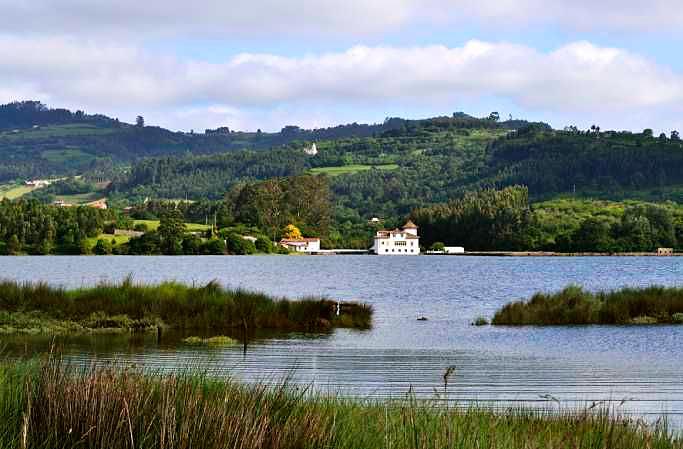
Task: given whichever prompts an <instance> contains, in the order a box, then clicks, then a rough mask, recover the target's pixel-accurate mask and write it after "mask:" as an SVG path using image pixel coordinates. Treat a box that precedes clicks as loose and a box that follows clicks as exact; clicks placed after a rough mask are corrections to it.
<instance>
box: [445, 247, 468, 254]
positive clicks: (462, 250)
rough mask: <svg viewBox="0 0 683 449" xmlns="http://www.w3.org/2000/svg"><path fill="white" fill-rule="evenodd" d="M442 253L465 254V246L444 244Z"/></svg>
mask: <svg viewBox="0 0 683 449" xmlns="http://www.w3.org/2000/svg"><path fill="white" fill-rule="evenodd" d="M443 252H444V254H465V248H463V247H462V246H444V248H443Z"/></svg>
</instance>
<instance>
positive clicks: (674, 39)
mask: <svg viewBox="0 0 683 449" xmlns="http://www.w3.org/2000/svg"><path fill="white" fill-rule="evenodd" d="M0 11H2V13H1V14H0V103H7V102H10V101H20V100H27V99H35V100H41V101H43V102H44V103H46V104H47V105H49V106H51V107H66V108H70V109H73V110H76V109H82V110H85V111H86V112H88V113H103V114H106V115H109V116H112V117H117V118H119V119H121V120H122V121H127V122H133V121H134V120H135V117H136V116H137V115H142V116H144V117H145V121H146V123H147V124H148V125H158V126H163V127H167V128H170V129H174V130H183V131H189V130H195V131H203V130H204V129H205V128H215V127H218V126H228V127H230V128H231V129H236V130H251V131H255V130H256V129H261V130H263V131H277V130H279V129H280V128H282V127H283V126H285V125H298V126H301V127H305V128H316V127H326V126H334V125H337V124H343V123H351V122H358V123H378V122H382V121H383V120H384V119H385V117H404V118H424V117H432V116H438V115H450V114H452V113H453V112H456V111H464V112H466V113H469V114H472V115H475V116H487V115H488V114H489V113H490V112H492V111H497V112H499V113H500V115H501V117H503V118H509V117H510V116H512V117H513V118H526V119H529V120H540V121H545V122H548V123H550V124H551V125H553V126H554V127H556V128H563V127H564V126H568V125H575V126H578V127H580V128H583V129H587V128H589V127H590V126H591V125H593V124H596V125H598V126H600V127H601V128H602V129H604V130H606V129H616V130H632V131H640V130H642V129H643V128H653V129H655V131H656V132H666V133H669V132H670V131H671V130H674V129H676V130H681V131H683V51H681V44H683V7H681V4H680V0H648V1H644V0H571V1H570V0H344V1H332V0H287V1H284V0H250V1H248V2H247V1H235V0H193V1H191V2H188V1H185V0H143V1H140V0H117V1H109V0H30V1H17V0H0Z"/></svg>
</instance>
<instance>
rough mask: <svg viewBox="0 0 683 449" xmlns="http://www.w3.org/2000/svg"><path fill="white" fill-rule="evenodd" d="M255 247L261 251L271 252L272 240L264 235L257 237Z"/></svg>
mask: <svg viewBox="0 0 683 449" xmlns="http://www.w3.org/2000/svg"><path fill="white" fill-rule="evenodd" d="M255 246H256V249H257V250H258V251H260V252H262V253H266V254H268V253H272V252H273V242H271V241H270V239H268V238H266V237H263V236H261V237H259V238H257V239H256V243H255Z"/></svg>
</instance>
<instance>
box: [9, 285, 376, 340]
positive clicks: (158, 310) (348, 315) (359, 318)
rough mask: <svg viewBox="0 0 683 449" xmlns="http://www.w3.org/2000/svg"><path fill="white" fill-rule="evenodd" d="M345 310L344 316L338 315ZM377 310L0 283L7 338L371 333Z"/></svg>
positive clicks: (212, 294) (253, 296)
mask: <svg viewBox="0 0 683 449" xmlns="http://www.w3.org/2000/svg"><path fill="white" fill-rule="evenodd" d="M338 306H339V314H337V307H338ZM372 313H373V311H372V307H371V306H369V305H365V304H360V303H354V302H350V303H341V304H338V303H337V302H335V301H332V300H329V299H325V298H303V299H301V300H288V299H284V298H274V297H270V296H268V295H265V294H263V293H256V292H251V291H247V290H243V289H226V288H224V287H222V286H221V285H220V284H218V282H215V281H212V282H209V283H207V284H206V285H204V286H201V287H194V286H192V287H191V286H187V285H184V284H181V283H178V282H164V283H161V284H157V285H142V284H136V283H134V282H133V281H132V279H131V278H130V277H129V278H127V279H125V280H124V281H122V282H120V283H110V282H103V283H100V284H98V285H96V286H94V287H84V288H79V289H73V290H67V289H65V288H63V287H55V286H50V285H48V284H47V283H43V282H38V283H19V282H15V281H3V282H0V333H18V332H24V333H54V334H60V333H61V334H65V333H79V332H91V331H94V332H104V331H146V330H158V329H162V328H167V327H168V328H173V329H180V330H193V329H197V330H203V331H212V330H214V331H215V330H224V329H225V330H229V329H240V330H243V331H245V332H251V331H254V330H257V329H272V330H279V331H280V330H281V331H303V332H320V331H327V330H330V329H332V328H336V327H347V328H356V329H367V328H370V327H371V325H372Z"/></svg>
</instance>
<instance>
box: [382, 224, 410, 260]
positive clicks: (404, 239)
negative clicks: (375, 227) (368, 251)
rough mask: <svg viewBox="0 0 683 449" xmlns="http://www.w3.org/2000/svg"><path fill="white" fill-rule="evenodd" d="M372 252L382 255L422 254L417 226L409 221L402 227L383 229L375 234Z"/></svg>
mask: <svg viewBox="0 0 683 449" xmlns="http://www.w3.org/2000/svg"><path fill="white" fill-rule="evenodd" d="M372 252H373V253H375V254H378V255H382V256H416V255H418V254H420V237H419V236H418V235H417V226H415V223H413V222H412V221H408V223H406V224H405V225H404V226H403V227H402V228H401V229H394V230H393V231H389V230H382V231H377V234H375V244H374V245H373V246H372Z"/></svg>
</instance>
